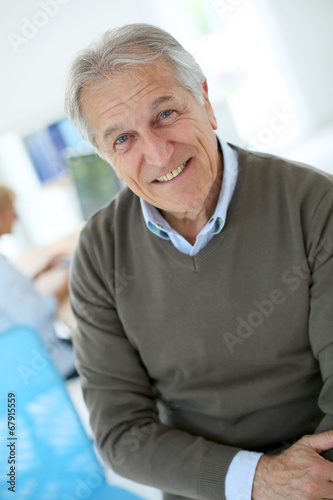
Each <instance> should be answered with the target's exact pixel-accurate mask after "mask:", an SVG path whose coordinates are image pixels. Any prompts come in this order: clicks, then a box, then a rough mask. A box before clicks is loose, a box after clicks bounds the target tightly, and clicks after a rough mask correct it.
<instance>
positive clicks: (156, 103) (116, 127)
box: [103, 95, 174, 141]
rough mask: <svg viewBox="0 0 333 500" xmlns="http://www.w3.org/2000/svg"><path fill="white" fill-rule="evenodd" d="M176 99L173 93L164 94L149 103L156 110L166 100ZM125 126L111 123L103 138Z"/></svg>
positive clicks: (150, 107)
mask: <svg viewBox="0 0 333 500" xmlns="http://www.w3.org/2000/svg"><path fill="white" fill-rule="evenodd" d="M173 99H174V96H172V95H162V96H160V97H157V98H156V99H155V100H154V101H152V102H151V103H150V105H149V109H151V110H152V111H155V110H156V109H157V108H158V107H159V106H160V105H161V104H164V103H165V102H169V101H171V100H173ZM122 128H123V127H122V126H121V125H110V127H107V128H106V129H105V132H104V134H103V140H104V141H105V140H106V139H108V138H109V137H110V136H111V135H113V134H114V133H115V132H117V131H118V130H121V129H122Z"/></svg>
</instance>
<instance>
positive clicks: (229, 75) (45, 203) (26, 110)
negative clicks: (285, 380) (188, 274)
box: [0, 0, 333, 499]
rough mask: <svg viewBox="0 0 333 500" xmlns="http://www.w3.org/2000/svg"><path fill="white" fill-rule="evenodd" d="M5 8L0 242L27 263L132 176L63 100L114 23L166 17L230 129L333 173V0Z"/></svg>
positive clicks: (102, 0) (87, 2)
mask: <svg viewBox="0 0 333 500" xmlns="http://www.w3.org/2000/svg"><path fill="white" fill-rule="evenodd" d="M0 17H1V26H0V35H1V45H0V60H1V66H2V77H1V80H0V89H1V92H0V108H1V115H0V116H1V118H0V182H3V183H6V184H7V185H9V186H10V187H11V188H12V189H14V191H15V192H16V193H17V195H18V197H17V201H16V210H17V213H18V216H19V219H18V221H17V222H16V224H15V228H14V231H13V234H8V235H5V236H3V237H2V238H1V240H0V252H1V253H2V254H4V255H6V257H7V258H8V259H9V260H10V261H12V262H14V263H15V265H18V266H19V267H20V269H21V270H22V271H27V274H29V273H30V274H32V272H33V267H34V266H37V267H38V260H39V259H40V258H41V256H42V255H44V253H43V251H44V249H50V248H51V247H52V248H53V251H54V249H55V248H58V249H59V250H63V249H64V248H65V249H66V251H67V250H68V252H69V253H70V251H72V249H73V247H74V246H75V242H76V238H77V234H78V231H79V230H80V228H81V227H82V225H83V224H84V222H85V221H86V220H87V218H88V217H89V216H90V215H91V214H92V213H93V212H94V211H95V210H96V209H98V208H99V207H100V206H101V205H103V204H104V203H106V202H107V201H108V200H109V199H110V198H111V197H112V196H113V195H114V194H115V193H116V192H117V191H118V190H119V189H120V188H121V185H120V183H119V181H118V180H117V178H116V177H115V176H114V175H113V172H112V169H111V167H110V166H109V165H107V164H106V163H105V162H104V161H103V160H101V159H100V158H99V157H98V156H96V155H95V154H94V151H92V149H91V148H90V147H89V145H88V144H86V143H85V141H83V139H82V138H81V137H80V135H79V134H78V133H77V132H76V131H75V129H74V128H73V127H72V125H71V124H70V123H69V121H68V120H67V118H66V116H65V115H64V111H63V95H64V82H65V75H66V70H67V68H68V65H69V64H70V62H71V60H72V58H73V56H74V55H75V54H76V52H77V51H78V50H80V49H81V48H83V47H85V46H86V45H88V44H89V43H90V42H91V41H93V40H94V39H95V38H96V37H97V36H99V35H101V34H102V33H103V32H104V31H105V30H107V29H109V28H112V27H115V26H120V25H123V24H127V23H134V22H146V23H151V24H155V25H157V26H160V27H162V28H164V29H166V30H167V31H169V32H170V33H171V34H172V35H174V36H175V37H176V38H177V39H178V40H179V41H180V43H182V44H183V45H184V46H185V48H186V49H187V50H189V51H190V52H191V53H192V54H193V55H194V57H195V58H196V59H197V61H198V62H199V63H200V64H201V66H202V68H203V70H204V72H205V74H206V76H207V80H208V87H209V93H210V99H211V102H212V104H213V108H214V110H215V113H216V116H217V119H218V124H219V130H218V133H219V135H220V136H221V138H223V139H224V140H226V141H229V142H232V143H234V144H237V145H239V146H241V147H245V148H250V149H253V150H259V151H264V152H269V153H276V154H278V155H281V156H284V157H287V158H291V159H295V160H298V161H301V162H305V163H308V164H311V165H313V166H315V167H317V168H319V169H322V170H325V171H327V172H330V173H333V159H332V158H333V99H332V89H333V31H332V19H333V2H332V0H292V1H290V0H167V1H166V0H121V1H118V0H117V1H116V0H94V1H92V0H2V2H1V3H0ZM57 245H58V247H57ZM64 245H65V246H64ZM0 300H1V297H0ZM67 306H68V304H67ZM66 315H67V316H66ZM64 318H65V320H66V318H67V319H68V318H69V319H68V324H69V327H70V328H73V327H75V325H73V324H72V323H71V322H72V321H73V318H71V316H70V312H69V310H68V309H66V310H65V314H64ZM67 386H68V390H69V392H70V394H71V398H72V400H73V401H74V404H75V405H76V407H77V409H78V412H79V415H80V418H81V419H82V421H83V423H84V426H85V429H86V432H87V435H88V436H89V437H91V435H90V429H89V424H88V420H87V415H86V413H85V411H84V405H83V403H82V397H81V395H80V391H79V389H78V386H75V387H74V386H71V383H68V385H67ZM113 481H117V480H116V479H114V477H113ZM132 489H133V488H132ZM139 493H140V495H141V496H142V497H143V498H152V499H155V498H159V497H158V496H156V492H154V491H153V490H150V489H143V490H142V489H141V490H139Z"/></svg>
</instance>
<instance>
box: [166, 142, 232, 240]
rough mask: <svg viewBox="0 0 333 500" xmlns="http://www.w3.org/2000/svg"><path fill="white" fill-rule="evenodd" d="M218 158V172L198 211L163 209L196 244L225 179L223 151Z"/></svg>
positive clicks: (179, 229) (183, 234) (172, 221)
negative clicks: (175, 211)
mask: <svg viewBox="0 0 333 500" xmlns="http://www.w3.org/2000/svg"><path fill="white" fill-rule="evenodd" d="M218 159H219V168H218V174H217V176H216V179H215V180H214V182H213V184H212V187H211V189H210V191H209V193H208V196H207V197H206V199H205V200H204V202H203V204H202V206H200V207H199V208H198V209H197V210H196V211H193V212H188V213H187V212H186V213H181V214H175V213H170V212H164V211H161V212H162V215H163V217H164V218H165V220H166V221H167V222H168V223H169V224H170V226H171V227H172V228H173V229H174V230H175V231H177V233H179V234H180V235H181V236H183V238H185V239H186V240H187V241H188V242H189V243H190V244H191V245H194V243H195V240H196V238H197V236H198V234H199V233H200V231H201V229H202V228H203V227H204V226H205V225H206V224H207V222H208V221H209V219H210V218H211V217H212V215H213V213H214V211H215V208H216V205H217V201H218V198H219V194H220V191H221V186H222V179H223V157H222V153H221V152H219V154H218Z"/></svg>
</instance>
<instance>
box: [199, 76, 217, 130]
mask: <svg viewBox="0 0 333 500" xmlns="http://www.w3.org/2000/svg"><path fill="white" fill-rule="evenodd" d="M202 96H203V98H204V104H203V105H204V106H205V108H206V111H207V115H208V118H209V121H210V124H211V126H212V128H213V130H216V129H217V120H216V117H215V114H214V111H213V107H212V105H211V103H210V100H209V97H208V84H207V80H205V81H204V82H203V84H202Z"/></svg>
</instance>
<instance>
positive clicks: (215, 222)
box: [140, 140, 262, 500]
mask: <svg viewBox="0 0 333 500" xmlns="http://www.w3.org/2000/svg"><path fill="white" fill-rule="evenodd" d="M219 142H220V145H221V149H222V154H223V181H222V186H221V191H220V194H219V198H218V201H217V205H216V208H215V211H214V214H213V216H212V217H211V218H210V220H209V221H208V222H207V224H206V225H205V226H204V227H203V228H202V229H201V231H200V233H199V234H198V236H197V238H196V241H195V243H194V245H191V244H190V243H189V242H188V241H187V240H186V239H185V238H184V237H183V236H181V235H180V234H179V233H177V231H175V230H174V229H173V228H172V227H171V226H170V224H168V222H167V221H166V220H165V219H164V217H163V216H162V214H161V212H160V211H159V210H158V209H157V208H156V207H154V206H153V205H151V204H150V203H147V202H146V201H144V200H142V199H140V202H141V208H142V213H143V217H144V219H145V222H146V225H147V227H148V229H149V230H150V231H151V232H152V233H154V234H156V235H157V236H158V237H160V238H163V239H165V240H170V241H171V242H172V244H173V245H174V246H175V247H176V248H177V250H179V251H180V252H182V253H184V254H186V255H190V256H193V255H196V254H197V253H198V252H200V250H201V249H202V248H204V246H205V245H207V243H208V242H209V241H210V240H211V239H212V238H213V236H214V235H215V234H217V233H219V232H220V231H222V229H223V227H224V225H225V221H226V218H227V210H228V207H229V204H230V201H231V198H232V195H233V193H234V190H235V187H236V183H237V178H238V153H237V152H236V151H235V150H234V149H232V148H231V147H230V146H229V145H228V144H227V143H226V142H224V141H221V140H219ZM261 455H262V454H261V453H254V452H249V451H245V450H243V451H239V452H238V453H237V454H236V455H235V456H234V458H233V460H232V462H231V464H230V467H229V470H228V473H227V476H226V481H225V495H226V499H227V500H251V494H252V485H253V479H254V474H255V471H256V467H257V464H258V461H259V458H260V457H261Z"/></svg>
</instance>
